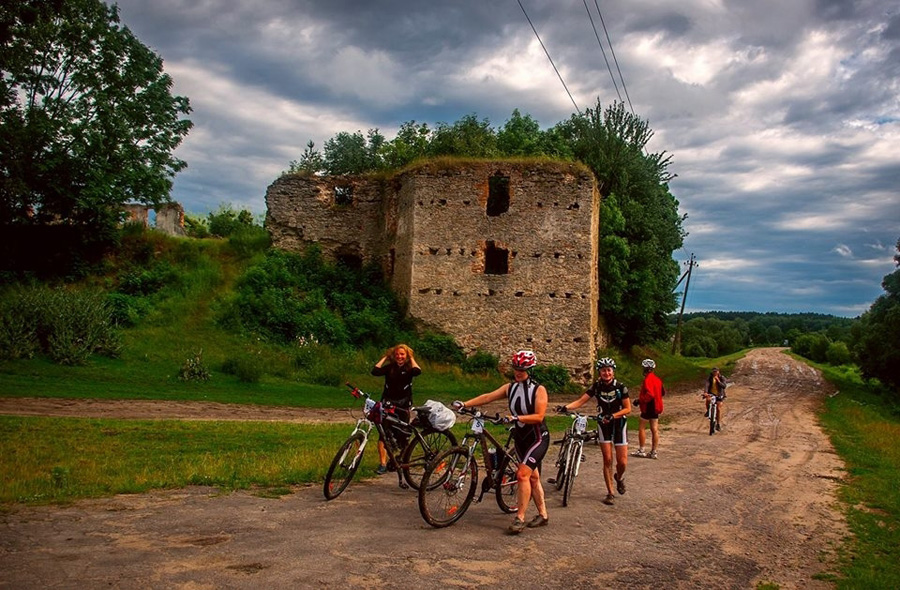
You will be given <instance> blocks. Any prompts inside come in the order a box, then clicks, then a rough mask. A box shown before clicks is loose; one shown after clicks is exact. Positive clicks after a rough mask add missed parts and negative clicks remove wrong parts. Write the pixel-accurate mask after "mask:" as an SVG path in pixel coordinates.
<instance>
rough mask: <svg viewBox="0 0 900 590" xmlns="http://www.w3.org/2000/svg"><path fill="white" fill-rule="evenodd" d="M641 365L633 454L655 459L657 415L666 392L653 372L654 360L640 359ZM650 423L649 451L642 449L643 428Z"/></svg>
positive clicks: (645, 440) (657, 438)
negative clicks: (638, 413)
mask: <svg viewBox="0 0 900 590" xmlns="http://www.w3.org/2000/svg"><path fill="white" fill-rule="evenodd" d="M641 367H643V369H644V381H643V383H641V393H640V395H639V396H638V405H639V406H640V408H641V418H640V422H639V424H638V443H639V445H640V446H639V447H638V450H636V451H635V452H634V453H633V455H634V456H635V457H650V458H651V459H656V458H657V454H656V452H657V451H656V450H657V448H659V415H660V414H662V411H663V396H664V395H665V394H666V388H665V387H663V383H662V380H660V378H659V377H658V376H657V375H656V373H655V372H654V371H655V370H656V362H655V361H654V360H653V359H644V360H643V361H641ZM647 423H649V424H650V445H651V446H650V453H649V454H647V453H646V452H645V451H644V447H645V446H646V444H647V435H646V433H645V432H644V428H645V427H646V426H647Z"/></svg>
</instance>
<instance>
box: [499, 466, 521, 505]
mask: <svg viewBox="0 0 900 590" xmlns="http://www.w3.org/2000/svg"><path fill="white" fill-rule="evenodd" d="M501 456H502V457H503V458H502V459H501V460H500V467H499V469H500V483H499V485H498V486H497V490H496V491H497V506H499V507H500V510H502V511H503V512H505V513H507V514H512V513H513V512H515V511H516V510H517V509H518V507H519V477H518V474H517V472H518V471H519V462H518V461H517V460H516V459H514V458H513V457H510V456H509V455H501Z"/></svg>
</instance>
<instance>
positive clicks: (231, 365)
mask: <svg viewBox="0 0 900 590" xmlns="http://www.w3.org/2000/svg"><path fill="white" fill-rule="evenodd" d="M261 363H262V361H261V359H260V358H259V357H258V356H257V357H253V356H250V357H246V356H237V357H229V358H227V359H225V362H224V363H222V372H223V373H225V374H226V375H234V376H235V377H237V378H238V381H240V382H241V383H259V380H260V379H262V376H263V369H262V364H261Z"/></svg>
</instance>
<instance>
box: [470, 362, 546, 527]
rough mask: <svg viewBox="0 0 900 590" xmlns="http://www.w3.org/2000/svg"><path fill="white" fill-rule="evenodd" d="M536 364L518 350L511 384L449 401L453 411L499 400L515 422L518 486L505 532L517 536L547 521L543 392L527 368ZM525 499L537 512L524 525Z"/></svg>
mask: <svg viewBox="0 0 900 590" xmlns="http://www.w3.org/2000/svg"><path fill="white" fill-rule="evenodd" d="M536 364H537V358H536V357H535V356H534V353H533V352H532V351H530V350H520V351H519V352H517V353H516V354H514V355H513V358H512V367H513V374H514V381H513V382H512V383H505V384H503V385H501V386H500V387H499V388H497V389H495V390H494V391H491V392H490V393H483V394H481V395H479V396H478V397H474V398H472V399H470V400H468V401H465V402H460V401H455V402H453V406H454V407H456V408H464V407H466V406H480V405H483V404H487V403H490V402H492V401H497V400H501V399H503V398H506V399H507V401H508V403H509V412H510V415H509V420H510V421H515V428H514V429H513V439H514V441H515V445H516V455H518V457H519V470H518V472H517V473H516V478H517V480H518V486H519V487H518V496H517V498H516V500H517V505H518V509H517V511H516V518H515V520H513V523H512V524H511V525H509V529H508V530H509V532H510V533H511V534H514V535H517V534H519V533H521V532H522V531H523V530H525V527H529V528H534V527H539V526H544V525H546V524H547V523H548V522H550V517H549V516H548V514H547V504H546V502H545V501H544V488H543V487H542V486H541V475H540V468H541V461H542V460H543V458H544V455H545V454H547V449H548V448H550V432H549V431H548V430H547V422H546V421H545V420H544V414H545V413H546V412H547V390H546V389H545V388H544V386H543V385H540V384H538V383H537V382H536V381H534V380H533V379H532V378H531V369H532V368H533V367H534V366H535V365H536ZM529 498H530V499H532V500H534V506H535V508H537V511H538V513H537V515H535V517H534V518H533V519H531V521H530V522H528V523H527V524H526V523H525V513H526V510H527V508H528V500H529Z"/></svg>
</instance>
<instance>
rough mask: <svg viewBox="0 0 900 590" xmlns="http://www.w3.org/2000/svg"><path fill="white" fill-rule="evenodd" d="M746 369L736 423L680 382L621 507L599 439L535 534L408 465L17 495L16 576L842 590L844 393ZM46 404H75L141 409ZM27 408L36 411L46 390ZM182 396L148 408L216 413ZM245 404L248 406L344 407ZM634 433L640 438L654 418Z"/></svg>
mask: <svg viewBox="0 0 900 590" xmlns="http://www.w3.org/2000/svg"><path fill="white" fill-rule="evenodd" d="M730 378H731V379H732V380H733V381H734V384H733V386H732V387H730V388H729V390H728V400H727V406H726V410H725V413H724V420H723V422H724V424H725V427H724V428H723V430H722V432H721V433H718V434H716V435H714V436H709V435H708V434H707V431H708V428H707V424H708V423H707V421H706V420H705V419H704V418H703V406H702V402H701V401H700V400H699V399H698V397H697V394H698V393H699V388H698V390H697V391H692V392H686V393H681V394H670V395H669V396H668V397H667V398H666V413H667V414H668V417H669V422H668V424H667V426H666V428H665V429H664V431H663V433H662V444H661V448H660V458H659V459H658V460H651V459H639V458H634V457H629V464H628V471H627V476H626V483H627V493H626V494H625V495H623V496H617V497H616V503H615V506H612V507H610V506H605V505H603V504H601V503H600V500H601V499H602V498H603V496H604V495H605V488H604V485H603V483H602V476H601V473H600V466H601V458H600V450H599V448H597V447H593V446H588V447H587V448H586V455H587V457H586V460H585V462H584V463H583V467H582V470H581V474H580V475H579V477H578V480H577V485H576V487H575V490H574V493H573V496H572V499H571V502H570V505H569V506H568V507H566V508H563V507H562V506H561V501H560V494H559V493H558V492H556V491H555V490H552V489H548V490H547V498H548V507H549V510H550V525H549V526H547V527H543V528H539V529H526V531H525V532H524V533H523V534H521V535H519V536H517V537H511V536H508V535H506V534H505V528H506V526H507V525H508V524H509V522H510V521H511V517H510V516H507V515H504V514H501V513H500V511H499V509H498V508H497V506H496V503H495V502H494V499H493V497H490V498H487V497H486V499H485V501H484V502H482V503H481V504H476V505H474V506H472V507H471V508H470V509H469V512H468V513H467V514H466V515H465V516H464V517H463V518H462V519H461V520H460V521H459V522H458V523H457V524H456V525H454V526H452V527H449V528H446V529H432V528H431V527H429V526H428V525H427V524H425V522H424V521H423V520H422V518H421V517H420V515H419V513H418V509H417V507H416V499H415V494H414V493H413V492H410V491H403V490H400V489H398V488H397V486H396V478H394V477H393V476H392V475H388V476H384V477H382V478H379V479H376V480H372V481H370V482H366V483H360V484H354V485H353V486H351V487H350V489H349V490H348V491H346V492H345V493H344V494H343V495H342V496H340V497H339V498H338V499H336V500H334V501H331V502H325V501H324V499H323V498H322V492H321V487H320V486H318V485H316V486H310V487H306V488H299V489H297V490H295V493H293V494H291V495H287V496H282V497H281V498H276V499H273V498H261V497H258V496H255V495H253V494H252V493H248V492H237V493H230V494H225V495H220V494H219V493H217V491H216V490H213V489H208V488H188V489H182V490H171V491H160V492H154V493H151V494H141V495H134V496H117V497H114V498H109V499H102V500H91V501H81V502H77V503H75V504H73V505H71V506H63V507H26V508H19V507H16V508H12V509H11V510H10V511H8V512H5V513H3V514H2V515H0V523H2V525H0V526H2V534H0V571H2V572H3V573H2V577H0V586H2V587H10V588H73V587H107V586H109V587H117V588H151V587H154V588H159V587H166V588H244V587H247V588H250V587H254V588H255V587H267V588H299V587H304V588H307V587H308V588H348V587H354V588H395V587H416V588H424V589H430V588H435V589H438V588H439V589H442V590H444V589H446V588H477V587H496V586H497V585H500V584H502V585H504V586H509V587H515V588H519V589H527V588H544V587H547V588H550V587H553V588H556V587H568V588H592V587H617V588H647V587H664V588H753V587H755V586H756V584H757V583H759V582H772V583H775V584H778V585H779V587H780V588H782V589H790V588H830V587H831V586H830V584H828V583H826V582H823V581H819V580H818V579H815V578H814V576H816V575H817V574H821V573H823V572H827V571H828V568H829V564H830V562H831V559H832V558H833V549H834V547H836V546H837V545H838V544H839V543H840V542H841V540H842V539H843V537H844V536H845V535H846V534H847V533H846V528H845V525H844V521H843V518H842V517H841V515H840V514H839V513H838V512H836V511H835V510H834V508H835V504H836V500H835V494H834V492H835V488H836V486H837V485H839V482H840V480H841V479H842V478H843V477H844V472H843V467H842V464H841V462H840V460H839V458H838V457H837V455H836V454H835V453H834V451H833V449H832V447H831V445H830V444H829V442H828V440H827V438H826V437H825V435H824V434H823V432H822V430H821V429H820V428H819V426H818V424H817V420H816V417H815V411H816V409H817V407H818V406H819V404H820V403H821V399H822V397H823V396H824V395H828V394H830V393H831V391H830V390H829V388H828V385H827V384H826V383H824V382H823V381H822V379H821V377H820V375H819V374H818V373H817V372H816V371H815V370H813V369H811V368H809V367H807V366H806V365H804V364H802V363H799V362H797V361H795V360H793V359H791V358H790V357H789V356H787V355H785V354H782V353H781V352H780V350H778V349H756V350H753V351H751V352H750V353H749V354H748V355H747V357H746V358H744V359H743V360H741V361H740V362H739V363H738V365H737V368H736V370H735V373H734V374H733V375H731V376H730ZM4 401H5V400H4ZM41 401H42V403H48V404H51V405H52V404H64V405H66V406H68V409H66V410H65V412H66V413H64V414H63V415H91V416H94V415H102V416H104V417H128V416H130V415H129V414H116V415H110V414H108V413H103V414H97V413H96V411H97V407H96V406H95V407H94V409H93V411H88V410H86V409H84V408H82V409H81V410H80V411H79V410H78V409H74V407H75V406H78V405H80V404H83V403H85V402H77V401H73V400H41ZM560 401H565V400H560ZM555 402H556V400H555V399H554V400H553V402H552V403H555ZM107 403H108V402H103V403H102V404H107ZM113 403H114V404H115V402H113ZM127 403H128V405H129V406H135V405H136V403H135V402H127ZM144 403H145V402H138V404H144ZM150 403H151V404H154V405H160V406H161V405H162V404H158V403H157V402H150ZM102 404H101V405H102ZM16 405H17V407H18V408H19V409H20V410H21V411H22V412H23V413H24V412H26V411H28V410H27V409H26V407H27V406H29V405H30V404H26V403H23V400H17V403H16ZM190 405H191V406H193V404H190ZM179 406H181V404H173V405H172V406H171V407H170V408H169V410H170V412H168V413H167V412H166V411H165V410H163V409H160V410H159V411H158V412H157V413H156V414H155V415H154V416H147V415H135V416H133V417H140V418H146V417H157V418H159V417H164V416H168V417H179V418H192V417H194V418H197V417H201V416H197V415H185V414H182V413H181V412H182V411H186V409H181V410H179V409H178V407H179ZM204 406H205V407H209V408H214V407H219V411H221V412H222V413H223V414H227V409H228V408H230V406H223V405H222V404H204ZM49 408H50V406H45V409H44V412H45V413H47V414H54V411H51V410H50V409H49ZM195 409H196V408H195ZM237 410H238V411H239V412H240V414H238V415H233V416H232V417H233V418H236V419H285V418H286V419H295V420H307V419H316V420H318V419H329V418H331V419H333V418H336V417H338V416H330V417H329V416H326V415H322V416H309V415H307V416H306V417H301V416H299V415H296V414H294V415H291V416H285V415H282V416H281V417H280V418H275V417H272V416H271V415H270V417H269V418H253V417H252V416H248V415H247V412H248V409H247V408H246V407H244V406H238V407H237ZM60 411H62V410H60ZM192 411H193V410H192ZM0 412H2V413H18V412H12V411H11V409H10V408H9V407H8V406H6V405H4V406H0ZM79 412H81V413H79ZM57 415H58V414H57ZM205 417H207V418H211V419H223V416H222V415H207V416H205ZM554 434H555V435H556V436H555V438H558V436H559V433H554ZM629 441H630V442H631V445H630V450H634V449H635V448H636V443H637V433H636V432H629ZM550 454H551V455H552V451H551V453H550ZM552 460H553V459H552V457H551V458H549V459H548V461H547V463H548V464H549V463H552ZM545 471H546V472H547V473H545V474H544V478H545V479H546V477H547V474H548V473H549V472H550V471H551V466H550V465H546V466H545ZM533 513H534V511H533V508H531V510H530V511H529V517H530V516H531V515H532V514H533Z"/></svg>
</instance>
